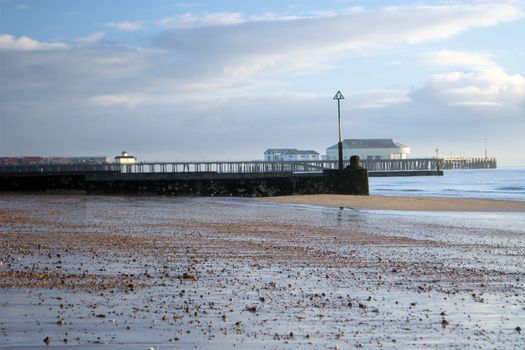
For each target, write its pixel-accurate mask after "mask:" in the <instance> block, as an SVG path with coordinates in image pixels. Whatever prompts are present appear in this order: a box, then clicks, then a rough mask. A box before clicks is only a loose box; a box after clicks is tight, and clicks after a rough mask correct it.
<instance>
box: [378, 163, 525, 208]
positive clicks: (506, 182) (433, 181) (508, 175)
mask: <svg viewBox="0 0 525 350" xmlns="http://www.w3.org/2000/svg"><path fill="white" fill-rule="evenodd" d="M369 184H370V194H372V195H382V196H421V197H454V198H482V199H501V200H515V201H525V167H508V168H507V167H502V168H498V169H476V170H445V171H444V175H443V176H414V177H371V178H370V179H369Z"/></svg>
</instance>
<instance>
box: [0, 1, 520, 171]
mask: <svg viewBox="0 0 525 350" xmlns="http://www.w3.org/2000/svg"><path fill="white" fill-rule="evenodd" d="M524 37H525V1H497V2H495V1H490V2H487V1H417V2H410V1H373V0H372V1H351V0H348V1H345V0H333V1H330V0H325V1H314V0H310V1H285V0H279V1H277V0H265V1H249V0H246V1H216V0H210V1H201V0H195V1H191V0H188V1H180V2H178V1H165V0H151V1H133V0H111V1H107V0H90V1H80V0H76V1H75V0H47V1H41V0H37V1H17V0H0V155H2V156H14V155H19V156H21V155H40V156H82V155H85V156H88V155H89V156H93V155H102V156H106V155H108V156H115V155H117V154H118V153H120V152H121V151H123V150H126V151H128V152H129V153H131V154H133V155H135V156H137V158H138V159H139V161H140V160H144V161H161V160H166V161H167V160H174V161H175V160H179V161H180V160H248V159H263V152H264V151H265V150H266V149H267V148H298V149H314V150H316V151H318V152H319V153H321V154H324V153H325V151H326V148H327V147H329V146H331V145H333V144H335V143H337V138H338V130H337V102H336V101H334V100H333V96H334V95H335V93H336V92H337V91H338V90H340V91H341V92H342V94H343V95H344V97H345V99H344V100H342V102H341V128H342V134H343V138H393V139H394V140H395V141H398V142H400V143H403V144H405V145H407V146H409V147H410V148H411V150H412V153H411V155H410V156H411V157H412V158H416V157H432V156H434V155H435V150H436V149H439V155H440V156H465V157H482V156H483V155H484V151H485V143H486V145H487V149H488V155H489V156H495V157H497V158H498V164H499V165H504V166H505V165H506V166H525V152H524V151H525V136H524V135H525V64H524V62H525V40H524V39H523V38H524ZM485 140H486V141H485Z"/></svg>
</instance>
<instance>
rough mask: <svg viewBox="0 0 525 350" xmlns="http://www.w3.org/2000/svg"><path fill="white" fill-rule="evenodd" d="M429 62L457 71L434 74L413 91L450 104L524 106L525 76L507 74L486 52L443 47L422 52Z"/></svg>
mask: <svg viewBox="0 0 525 350" xmlns="http://www.w3.org/2000/svg"><path fill="white" fill-rule="evenodd" d="M423 58H424V61H425V62H426V63H428V64H434V65H440V66H450V67H454V68H457V69H460V70H456V71H453V72H447V73H442V74H435V75H434V76H433V77H432V79H431V80H430V81H428V82H427V83H426V84H425V85H424V86H423V87H421V88H419V89H416V90H414V92H413V94H414V95H416V96H417V95H419V96H420V98H423V99H424V100H425V101H428V100H429V99H432V100H435V101H439V103H441V104H444V105H449V106H463V107H468V108H472V107H473V108H476V107H494V108H495V107H500V108H507V109H514V110H520V108H523V107H525V78H524V77H523V76H522V75H521V74H509V73H507V72H505V70H504V69H503V68H502V67H501V66H500V65H499V64H498V63H497V62H495V61H494V60H493V59H492V58H491V57H490V56H489V55H487V54H481V53H476V52H468V51H450V50H442V51H438V52H435V53H427V54H425V55H423Z"/></svg>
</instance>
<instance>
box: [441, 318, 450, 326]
mask: <svg viewBox="0 0 525 350" xmlns="http://www.w3.org/2000/svg"><path fill="white" fill-rule="evenodd" d="M449 323H450V322H448V320H447V319H446V318H443V319H442V320H441V325H442V326H443V327H446V326H448V325H449Z"/></svg>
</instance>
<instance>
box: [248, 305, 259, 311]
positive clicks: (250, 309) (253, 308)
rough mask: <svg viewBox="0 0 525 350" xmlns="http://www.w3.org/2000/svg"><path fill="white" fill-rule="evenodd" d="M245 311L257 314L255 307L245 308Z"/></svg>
mask: <svg viewBox="0 0 525 350" xmlns="http://www.w3.org/2000/svg"><path fill="white" fill-rule="evenodd" d="M246 311H249V312H257V308H256V307H255V306H247V307H246Z"/></svg>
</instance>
